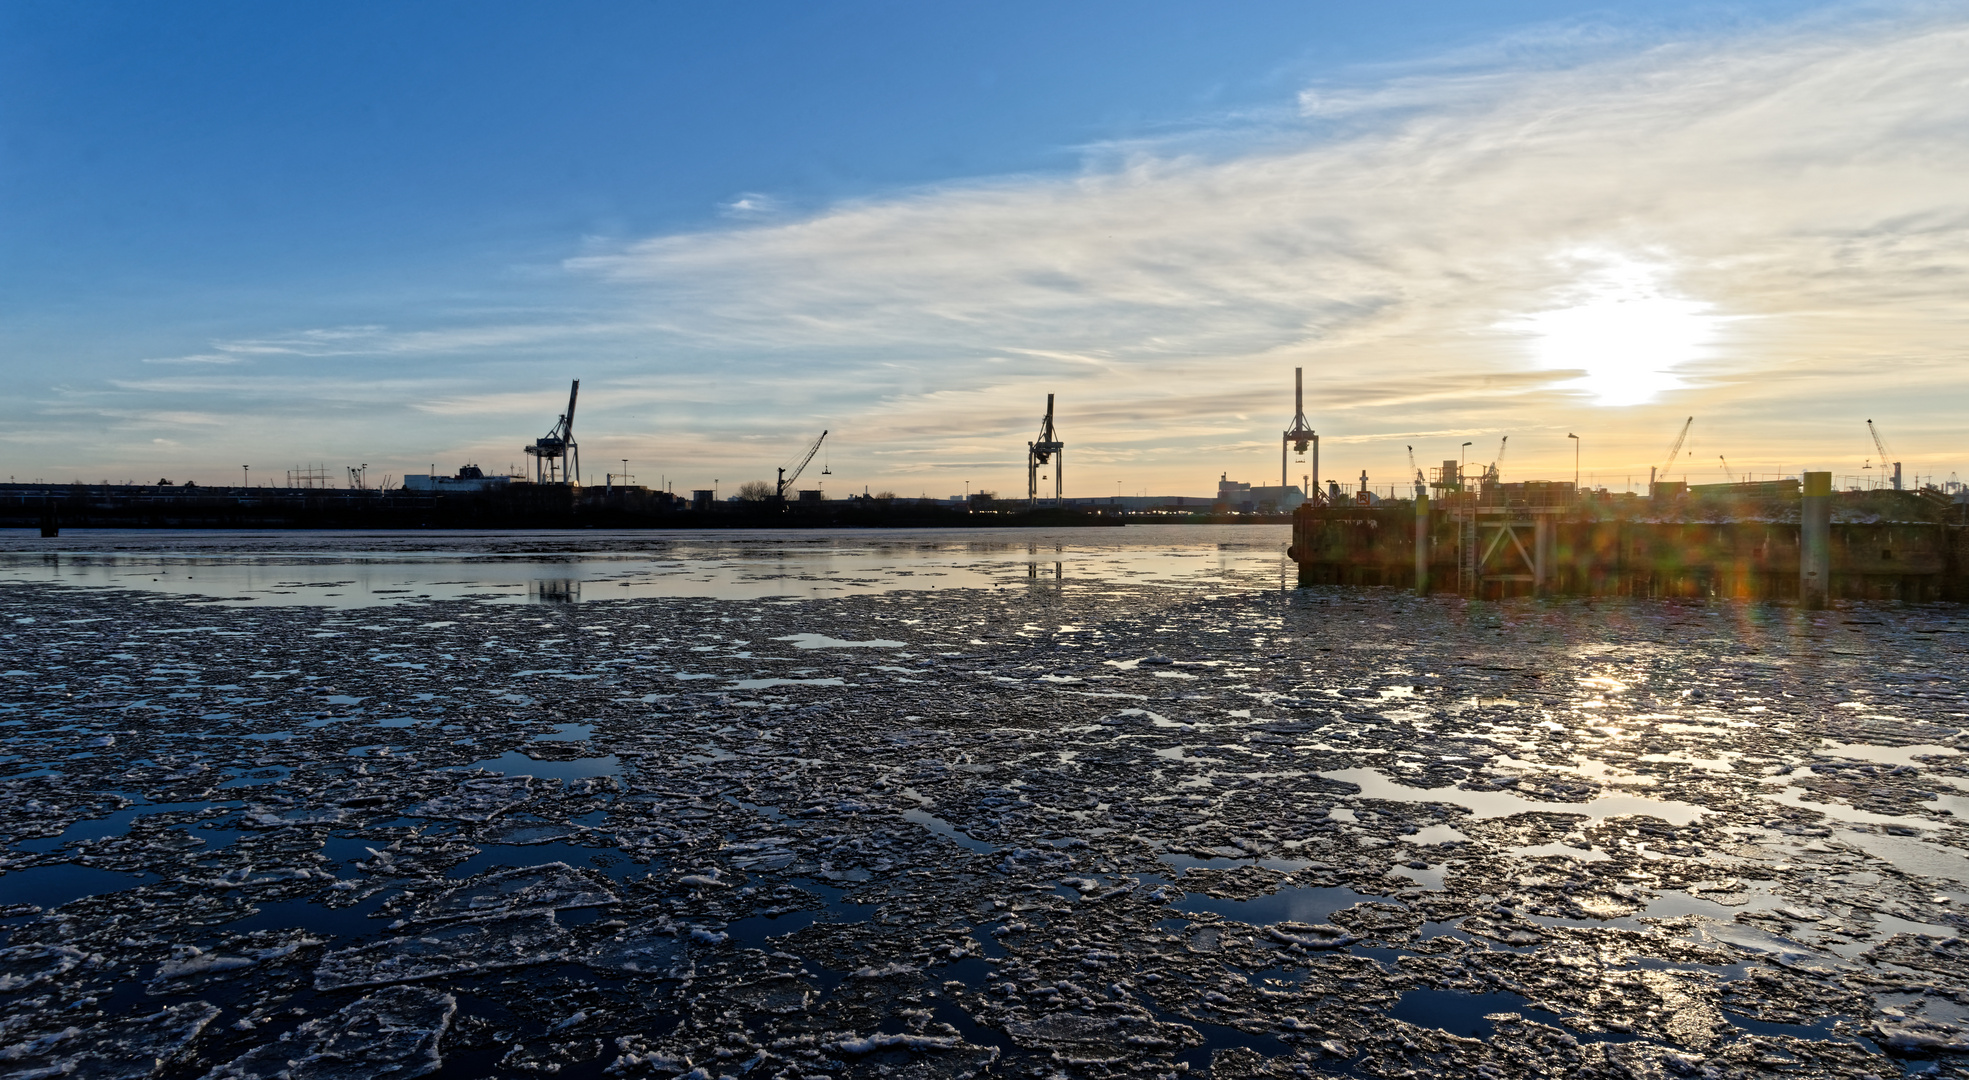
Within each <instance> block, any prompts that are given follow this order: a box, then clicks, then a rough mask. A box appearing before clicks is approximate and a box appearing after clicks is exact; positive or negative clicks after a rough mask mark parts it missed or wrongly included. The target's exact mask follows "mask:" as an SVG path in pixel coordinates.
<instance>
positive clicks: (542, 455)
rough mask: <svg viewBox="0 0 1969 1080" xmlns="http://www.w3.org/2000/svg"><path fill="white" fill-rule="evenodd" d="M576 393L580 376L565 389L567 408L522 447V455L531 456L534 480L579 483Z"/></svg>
mask: <svg viewBox="0 0 1969 1080" xmlns="http://www.w3.org/2000/svg"><path fill="white" fill-rule="evenodd" d="M580 393H581V380H580V379H576V380H574V386H573V388H571V389H570V390H568V392H567V411H566V412H564V413H562V414H561V415H560V419H558V420H555V421H554V426H553V427H552V428H551V429H549V430H548V432H547V434H545V435H543V436H541V437H540V438H538V439H535V440H533V445H532V446H528V447H525V448H524V450H525V453H526V456H528V457H530V458H532V459H533V482H534V483H536V484H574V485H576V486H579V485H580V483H581V447H579V446H577V445H575V442H574V399H575V397H576V396H577V395H579V394H580Z"/></svg>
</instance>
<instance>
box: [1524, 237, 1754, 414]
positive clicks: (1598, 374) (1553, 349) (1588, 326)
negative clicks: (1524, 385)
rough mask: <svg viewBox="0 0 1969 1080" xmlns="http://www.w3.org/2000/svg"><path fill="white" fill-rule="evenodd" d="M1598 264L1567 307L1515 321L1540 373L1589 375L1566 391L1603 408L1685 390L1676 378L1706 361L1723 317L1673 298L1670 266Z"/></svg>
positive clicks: (1620, 260)
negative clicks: (1579, 392)
mask: <svg viewBox="0 0 1969 1080" xmlns="http://www.w3.org/2000/svg"><path fill="white" fill-rule="evenodd" d="M1596 261H1598V262H1599V263H1600V265H1599V266H1598V267H1596V268H1594V269H1593V270H1592V271H1591V272H1590V273H1588V274H1586V275H1584V276H1583V277H1582V278H1580V280H1579V281H1577V282H1576V283H1575V284H1574V286H1573V287H1572V288H1570V289H1568V290H1567V300H1568V301H1569V303H1568V304H1567V305H1566V306H1564V307H1560V308H1555V309H1552V310H1548V311H1541V312H1538V313H1536V314H1532V315H1526V316H1522V317H1520V318H1517V319H1514V320H1511V321H1510V322H1509V324H1508V325H1509V327H1510V328H1511V329H1513V330H1516V331H1518V332H1520V333H1524V334H1526V335H1528V336H1529V338H1530V346H1531V351H1532V358H1533V360H1534V361H1535V362H1536V363H1537V364H1538V365H1539V366H1540V367H1543V368H1549V369H1552V370H1557V371H1580V372H1584V373H1585V374H1584V375H1582V376H1581V377H1580V378H1578V379H1576V380H1573V381H1571V382H1568V383H1566V384H1564V385H1567V386H1572V387H1577V388H1579V389H1582V390H1585V391H1586V392H1587V393H1589V394H1591V395H1592V397H1593V399H1594V402H1595V403H1596V404H1599V405H1610V406H1621V405H1640V404H1643V403H1645V402H1648V401H1652V400H1653V399H1654V398H1655V397H1657V396H1658V395H1660V394H1662V393H1665V392H1667V391H1670V390H1675V389H1679V388H1680V387H1682V386H1684V385H1686V383H1684V382H1683V381H1682V379H1681V377H1680V375H1679V374H1678V371H1679V370H1681V369H1684V368H1685V367H1686V366H1687V365H1689V364H1690V363H1692V362H1694V361H1697V360H1700V359H1702V358H1704V357H1705V356H1706V355H1707V354H1708V351H1709V348H1710V346H1711V345H1712V343H1713V342H1714V341H1715V339H1716V336H1717V331H1718V329H1719V324H1720V323H1721V322H1722V321H1723V320H1722V317H1721V316H1718V315H1713V314H1711V313H1710V312H1711V310H1712V306H1711V305H1710V304H1707V303H1704V302H1703V301H1700V300H1691V299H1687V298H1685V297H1680V296H1676V295H1673V294H1671V293H1670V292H1669V291H1668V289H1667V288H1666V287H1665V281H1666V279H1667V277H1668V271H1667V268H1666V267H1663V266H1660V265H1658V264H1652V263H1643V262H1637V261H1635V260H1632V259H1628V258H1625V257H1607V256H1598V257H1597V259H1596Z"/></svg>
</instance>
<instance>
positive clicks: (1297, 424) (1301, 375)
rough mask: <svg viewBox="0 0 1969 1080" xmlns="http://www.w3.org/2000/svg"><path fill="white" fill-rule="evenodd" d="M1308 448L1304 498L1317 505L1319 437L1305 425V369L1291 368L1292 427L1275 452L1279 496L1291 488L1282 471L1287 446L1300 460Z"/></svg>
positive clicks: (1287, 478) (1284, 468)
mask: <svg viewBox="0 0 1969 1080" xmlns="http://www.w3.org/2000/svg"><path fill="white" fill-rule="evenodd" d="M1308 446H1310V447H1312V448H1313V470H1312V476H1311V479H1310V480H1308V481H1307V484H1306V486H1307V487H1308V488H1310V489H1311V490H1309V491H1307V492H1306V499H1307V501H1309V502H1313V503H1318V502H1320V501H1321V500H1320V495H1319V490H1320V437H1319V434H1318V433H1317V432H1315V431H1314V430H1313V426H1312V425H1311V424H1308V423H1307V422H1306V369H1305V368H1293V369H1292V428H1291V430H1289V431H1287V432H1285V438H1284V439H1283V441H1281V442H1280V443H1279V449H1278V486H1279V490H1280V492H1281V493H1283V492H1284V490H1285V489H1286V488H1288V487H1290V486H1292V484H1291V477H1290V476H1289V475H1288V474H1287V472H1286V461H1285V459H1286V450H1287V448H1288V447H1290V448H1291V449H1292V450H1294V451H1297V452H1298V453H1299V455H1300V456H1301V457H1304V456H1305V454H1306V448H1307V447H1308Z"/></svg>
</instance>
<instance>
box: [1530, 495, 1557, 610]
mask: <svg viewBox="0 0 1969 1080" xmlns="http://www.w3.org/2000/svg"><path fill="white" fill-rule="evenodd" d="M1531 520H1532V528H1531V578H1532V581H1531V591H1532V593H1533V594H1535V595H1538V596H1543V595H1545V593H1546V592H1547V591H1549V590H1550V589H1551V588H1552V546H1553V545H1552V515H1550V514H1533V515H1532V519H1531Z"/></svg>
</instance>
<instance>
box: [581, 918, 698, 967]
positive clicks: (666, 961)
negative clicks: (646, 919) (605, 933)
mask: <svg viewBox="0 0 1969 1080" xmlns="http://www.w3.org/2000/svg"><path fill="white" fill-rule="evenodd" d="M683 958H684V943H683V942H682V941H681V940H679V939H678V938H677V937H676V936H675V935H674V934H671V933H668V932H666V931H665V930H664V928H661V927H649V926H643V927H636V928H632V929H626V930H623V931H621V932H620V933H618V934H617V935H616V936H615V937H612V938H610V939H608V940H607V941H604V942H602V943H601V944H600V945H598V946H596V947H595V949H594V951H593V952H591V953H590V954H589V955H588V956H587V957H586V958H585V961H586V963H587V964H588V966H589V967H595V968H605V969H612V970H617V971H634V972H640V973H642V974H645V975H671V974H676V973H677V968H678V965H679V964H680V963H681V962H682V960H683Z"/></svg>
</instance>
